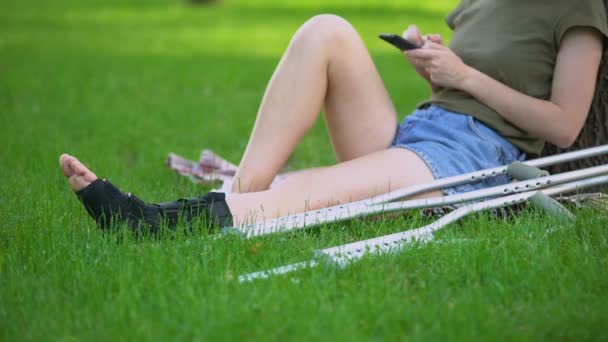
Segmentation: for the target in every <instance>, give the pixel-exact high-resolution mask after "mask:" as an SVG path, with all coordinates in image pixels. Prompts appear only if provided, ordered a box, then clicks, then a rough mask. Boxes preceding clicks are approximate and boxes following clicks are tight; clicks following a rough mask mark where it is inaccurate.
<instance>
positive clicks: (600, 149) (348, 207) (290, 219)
mask: <svg viewBox="0 0 608 342" xmlns="http://www.w3.org/2000/svg"><path fill="white" fill-rule="evenodd" d="M606 153H608V145H602V146H597V147H592V148H587V149H583V150H579V151H574V152H568V153H563V154H559V155H555V156H550V157H544V158H538V159H534V160H529V161H526V162H524V163H523V164H524V165H528V166H532V167H544V166H549V165H554V164H559V163H563V162H568V161H573V160H579V159H584V158H591V157H595V156H599V155H603V154H606ZM508 168H509V167H508V166H501V167H497V168H492V169H487V170H481V171H477V172H472V173H467V174H463V175H459V176H454V177H448V178H444V179H439V180H435V181H433V182H429V183H425V184H420V185H414V186H409V187H405V188H402V189H398V190H396V191H392V192H389V193H387V194H384V195H381V196H378V197H375V198H371V199H366V200H363V201H357V202H352V203H349V204H344V205H338V206H333V207H329V208H324V209H320V210H316V211H313V212H306V213H300V214H295V215H289V216H285V217H280V218H276V219H270V220H265V221H261V222H257V223H254V224H248V225H243V226H241V227H227V228H224V229H223V232H224V233H237V234H244V235H246V236H247V237H252V236H257V235H265V234H270V233H276V232H286V231H290V230H294V229H302V228H305V227H307V226H314V225H317V224H323V223H328V222H336V221H341V220H347V219H351V218H354V217H359V216H362V215H370V214H374V213H377V212H382V210H383V209H382V208H381V207H380V206H377V205H378V204H382V203H387V202H390V201H395V200H398V199H401V198H405V197H410V196H413V195H416V194H420V193H425V192H429V191H434V190H441V189H443V188H448V187H453V186H457V185H461V184H466V183H472V182H477V181H480V180H483V179H486V178H489V177H495V176H497V175H500V174H506V173H507V172H508ZM483 196H485V197H488V196H494V195H493V194H483ZM448 197H449V196H448ZM481 198H483V197H481ZM481 198H476V199H481ZM446 200H447V198H446V197H443V201H442V202H441V203H439V202H438V201H437V200H435V201H434V202H429V200H424V201H426V203H429V204H428V205H425V202H424V201H420V202H417V203H416V205H414V206H413V207H412V208H409V207H402V208H400V209H398V210H405V209H414V208H426V207H432V206H437V205H447V204H455V203H459V202H462V201H459V200H458V198H455V197H452V198H450V201H451V202H450V203H447V202H445V201H446ZM468 200H471V199H468ZM412 204H414V203H412ZM371 208H373V209H371Z"/></svg>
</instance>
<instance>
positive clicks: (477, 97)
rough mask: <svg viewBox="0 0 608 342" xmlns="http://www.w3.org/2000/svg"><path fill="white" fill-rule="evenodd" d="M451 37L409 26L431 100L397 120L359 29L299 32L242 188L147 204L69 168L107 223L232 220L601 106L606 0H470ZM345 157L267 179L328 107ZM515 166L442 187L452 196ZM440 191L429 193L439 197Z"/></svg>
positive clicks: (409, 179) (575, 126)
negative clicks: (598, 86)
mask: <svg viewBox="0 0 608 342" xmlns="http://www.w3.org/2000/svg"><path fill="white" fill-rule="evenodd" d="M447 23H448V25H449V26H450V28H452V29H453V31H454V34H453V38H452V41H451V44H450V47H447V46H444V45H443V44H442V40H441V37H440V36H438V35H432V34H430V35H426V36H422V35H421V34H420V32H419V31H418V29H417V28H416V27H415V26H410V27H409V28H408V29H407V31H405V33H404V37H405V38H406V39H408V40H410V41H411V42H413V43H415V44H417V45H419V46H421V48H419V49H416V50H411V51H408V52H405V55H406V57H407V60H408V61H409V62H410V63H411V65H412V66H413V67H414V68H415V69H416V71H417V72H418V73H419V74H420V76H422V77H423V78H424V79H426V80H427V81H428V83H429V85H430V87H431V90H432V97H431V98H430V99H429V100H428V101H426V102H424V103H422V104H421V105H420V106H419V107H418V109H417V110H416V111H414V113H413V114H412V115H410V116H408V117H407V118H406V119H405V120H404V121H403V123H402V124H401V125H398V123H397V113H396V110H395V108H394V106H393V104H392V102H391V100H390V98H389V96H388V94H387V91H386V89H385V88H384V85H383V83H382V80H381V79H380V77H379V76H378V72H377V71H376V68H375V67H374V64H373V62H372V60H371V58H370V55H369V53H368V51H367V50H366V48H365V46H364V45H363V42H362V41H361V39H360V37H359V36H358V34H357V32H356V31H355V30H354V29H353V27H352V26H351V25H349V24H348V22H346V21H345V20H343V19H341V18H339V17H336V16H333V15H321V16H317V17H314V18H312V19H311V20H309V21H308V22H306V23H305V24H304V25H303V26H302V27H301V28H300V29H299V30H298V31H297V32H296V34H295V35H294V37H293V39H292V41H291V43H290V44H289V47H288V48H287V51H286V52H285V54H284V56H283V58H282V60H281V62H280V63H279V65H278V67H277V69H276V71H275V73H274V75H273V76H272V79H271V80H270V83H269V85H268V88H267V90H266V93H265V95H264V98H263V100H262V104H261V106H260V109H259V112H258V115H257V119H256V123H255V126H254V128H253V132H252V134H251V138H250V140H249V144H248V145H247V148H246V150H245V152H244V155H243V158H242V160H241V163H240V165H239V168H238V171H237V173H236V175H235V176H234V180H233V193H231V194H229V195H227V196H226V195H225V194H223V193H209V194H206V195H204V196H202V197H199V198H195V199H188V200H178V201H175V202H169V203H161V204H148V203H145V202H143V201H141V200H140V199H138V198H137V197H135V196H131V195H130V194H128V195H127V194H124V193H122V192H120V191H119V190H118V189H117V188H116V187H114V186H113V185H112V184H110V183H109V182H107V181H102V180H100V179H98V178H97V176H96V175H95V174H94V173H93V172H92V171H90V170H89V169H87V168H86V167H85V166H84V165H83V164H82V163H80V162H79V161H78V159H76V158H75V157H73V156H70V155H67V154H64V155H62V156H61V157H60V160H59V162H60V164H61V168H62V169H63V172H64V174H65V176H66V177H67V178H68V179H69V182H70V186H71V187H72V189H73V190H74V191H75V192H76V194H77V196H78V198H79V199H80V200H81V201H82V203H83V204H84V206H85V207H86V208H87V210H88V212H89V213H90V214H91V215H92V216H93V218H94V219H95V220H96V221H98V222H99V223H100V224H101V226H102V227H106V226H108V225H109V224H111V223H127V224H129V225H130V226H131V227H133V228H136V227H138V226H139V225H140V224H141V223H144V224H145V225H149V226H150V227H151V228H152V230H156V229H157V228H158V227H159V225H160V224H161V223H162V222H165V223H166V224H168V226H170V227H173V226H175V225H176V224H177V217H178V213H179V214H180V217H182V219H183V220H184V221H185V222H186V223H190V222H191V221H192V220H194V219H195V218H196V217H198V216H202V217H206V218H208V219H210V220H207V224H218V225H220V226H226V225H231V224H241V223H244V222H245V221H259V220H262V219H269V218H273V217H278V216H284V215H287V214H292V213H298V212H303V211H306V210H314V209H319V208H323V207H327V206H331V205H336V204H338V203H347V202H350V201H354V200H361V199H365V198H370V197H372V196H375V195H378V194H382V193H386V192H388V191H389V190H390V189H396V188H402V187H406V186H409V185H413V184H418V183H423V182H429V181H432V180H433V179H438V178H444V177H449V176H453V175H457V174H462V173H467V172H473V171H477V170H481V169H486V168H492V167H496V166H500V165H504V164H509V163H511V162H513V161H514V160H521V159H524V158H525V157H526V154H538V153H539V152H540V151H541V150H542V148H543V145H544V143H545V141H547V142H549V143H551V144H554V145H557V146H560V147H567V146H569V145H571V144H572V143H573V142H574V140H575V139H576V137H577V135H578V134H579V132H580V130H581V128H582V126H583V124H584V122H585V119H586V116H587V113H588V110H589V107H590V105H591V101H592V97H593V93H594V88H595V81H596V76H597V72H598V67H599V64H600V60H601V56H602V51H603V40H604V38H605V37H606V36H608V26H607V23H606V14H605V8H604V4H603V3H602V1H601V0H580V1H572V0H552V1H549V0H540V1H521V0H516V1H513V0H509V1H507V0H494V1H489V0H463V1H462V2H461V4H460V5H459V6H458V7H457V8H456V9H455V10H454V11H453V12H451V13H450V14H449V15H448V17H447ZM321 109H323V110H324V111H325V113H326V122H327V127H328V131H329V134H330V136H331V141H332V145H333V148H334V151H335V154H336V158H337V160H338V161H339V162H338V163H337V164H335V165H333V166H330V167H324V168H319V169H314V170H310V171H309V172H305V173H301V174H297V175H294V176H293V177H290V178H288V179H287V180H285V181H284V182H282V183H281V184H280V185H279V186H277V187H273V188H271V189H269V185H270V183H271V181H272V180H273V179H274V177H275V176H276V175H277V173H278V172H279V170H280V169H281V167H282V166H283V165H284V164H285V162H286V161H287V159H288V157H289V156H290V154H291V153H292V152H293V150H294V149H295V147H296V145H297V144H298V142H299V141H300V140H301V139H302V137H303V136H304V135H305V134H306V132H308V130H309V129H310V128H311V127H312V125H313V123H314V122H315V120H316V119H317V117H318V115H319V112H320V110H321ZM507 182H509V179H508V177H507V176H500V177H497V178H493V179H488V180H484V181H481V182H479V183H477V184H474V185H463V186H459V187H454V188H449V189H444V190H443V194H455V193H460V192H466V191H470V190H475V189H480V188H484V187H490V186H496V185H499V184H505V183H507ZM441 195H442V193H441V192H431V193H427V194H424V195H423V196H426V197H431V196H441Z"/></svg>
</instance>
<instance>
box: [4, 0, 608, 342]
mask: <svg viewBox="0 0 608 342" xmlns="http://www.w3.org/2000/svg"><path fill="white" fill-rule="evenodd" d="M455 3H456V1H455V0H444V1H433V2H432V4H428V5H425V4H424V2H416V1H407V0H403V1H383V2H380V1H377V2H374V1H362V0H359V1H348V0H333V1H321V0H311V1H304V0H299V1H296V0H289V1H282V2H280V4H275V3H274V1H270V0H265V1H255V2H254V1H245V0H242V1H237V0H234V1H231V0H225V2H224V3H223V4H222V5H218V6H213V7H204V6H201V7H196V6H191V5H188V4H186V3H184V2H181V1H171V0H154V1H143V0H141V1H135V0H131V1H118V0H114V1H111V0H106V1H92V0H88V1H75V0H74V1H67V0H61V1H46V2H45V1H41V0H40V1H29V2H28V1H16V0H4V1H2V2H0V149H1V152H0V163H1V164H0V165H1V167H0V207H1V210H0V338H1V339H2V340H6V341H14V340H109V339H112V340H114V339H116V340H130V339H149V340H193V339H196V340H214V339H230V340H236V339H247V340H250V339H258V340H283V339H285V338H289V339H295V340H311V339H323V340H347V339H352V340H403V339H414V340H418V339H424V340H442V339H452V340H472V339H476V340H493V339H500V340H505V339H506V340H522V339H523V340H556V339H558V340H605V339H607V338H608V334H607V333H606V330H605V327H606V326H608V315H607V314H608V309H607V308H608V295H607V294H608V273H607V271H606V270H608V232H607V231H606V229H605V227H606V225H607V223H608V218H607V217H606V215H605V214H602V213H599V212H593V211H580V212H578V214H579V220H578V222H577V224H576V225H565V226H564V225H561V224H560V223H559V222H556V221H554V220H552V219H551V218H549V217H546V216H544V215H542V213H537V212H533V211H530V212H527V213H525V214H523V215H520V216H518V217H517V218H516V219H514V220H513V221H510V222H504V221H499V220H497V219H494V218H491V217H488V216H485V215H477V216H472V217H470V218H467V219H465V220H464V221H463V222H461V223H459V224H455V225H452V226H450V227H449V228H447V229H446V230H445V231H443V232H441V233H440V234H438V235H439V238H440V239H443V240H450V239H458V240H462V239H466V240H465V241H464V242H459V243H446V244H429V245H425V246H414V247H412V248H409V249H407V250H405V251H403V252H402V253H398V254H396V255H391V256H382V257H376V258H366V259H364V260H362V261H361V262H360V263H357V264H354V265H352V266H350V267H347V268H345V269H343V270H336V269H334V268H332V267H320V268H317V269H315V270H307V271H302V272H298V273H295V274H293V275H290V276H285V277H275V278H272V279H269V280H267V281H260V282H254V283H251V284H238V283H237V282H236V277H237V276H238V275H239V274H242V273H248V272H253V271H258V270H261V269H265V268H270V267H275V266H279V265H283V264H287V263H292V262H298V261H303V260H306V259H309V258H310V257H311V256H312V255H313V251H314V250H315V249H320V248H325V247H329V246H334V245H337V244H341V243H346V242H349V241H356V240H360V239H363V238H369V237H374V236H378V235H381V234H388V233H391V232H396V231H402V230H405V229H407V228H409V227H416V226H420V225H422V224H424V223H425V222H427V221H425V220H423V219H421V218H420V217H418V216H416V215H414V216H400V217H397V218H391V219H381V220H379V221H372V220H357V221H353V222H348V223H338V224H332V225H327V226H324V227H320V228H315V229H311V230H309V231H305V232H298V233H293V234H284V235H277V236H269V237H264V238H256V239H253V240H243V239H240V238H237V237H227V238H225V239H220V240H218V239H212V238H211V237H210V236H209V235H208V234H205V233H204V232H201V233H200V234H194V235H190V236H184V235H180V234H178V235H177V236H175V237H173V238H166V239H161V240H150V239H147V240H139V241H135V240H133V239H131V238H130V237H129V236H128V235H124V234H123V235H121V234H120V233H117V234H111V235H104V234H102V233H101V232H100V231H99V230H98V229H97V228H96V226H95V224H94V223H93V222H92V220H90V219H89V218H88V216H87V215H86V213H84V211H83V209H82V207H81V206H80V205H79V203H78V202H77V200H76V198H75V196H74V195H73V194H72V193H71V192H70V191H69V189H68V187H67V185H66V182H65V179H64V178H63V176H62V175H61V174H60V172H59V169H58V165H57V157H58V156H59V154H60V153H62V152H70V153H72V154H74V155H77V156H79V157H81V158H82V159H83V160H84V161H85V162H86V163H87V164H89V165H90V166H91V167H92V168H93V169H94V170H96V171H97V172H98V174H99V175H101V176H108V177H110V176H111V179H112V180H113V181H114V182H115V183H116V184H119V185H120V186H121V187H122V188H123V189H127V190H131V191H134V192H136V193H137V194H138V195H140V196H141V197H143V198H145V199H148V200H152V201H156V200H158V201H160V200H167V199H172V198H178V197H183V196H192V195H196V194H199V193H201V192H203V191H205V190H206V189H205V188H201V187H200V186H199V185H194V184H191V183H190V182H189V181H187V180H185V179H183V178H181V177H178V176H176V175H174V174H173V173H171V172H170V171H169V170H167V169H166V168H165V167H164V165H163V162H164V158H165V157H166V155H167V153H169V152H176V153H179V154H182V155H186V156H189V157H191V158H196V157H197V155H198V152H199V149H200V148H202V147H211V148H213V149H214V150H215V151H217V152H218V153H220V154H221V155H223V156H226V157H228V158H229V159H230V160H234V161H238V160H239V158H240V156H241V153H242V151H243V149H244V147H245V144H246V142H247V139H248V132H249V129H250V128H251V126H252V124H253V121H254V119H255V117H254V116H255V112H256V109H257V106H258V104H259V100H260V98H261V95H262V94H263V91H264V87H265V84H266V82H267V80H268V78H269V77H270V75H271V73H272V71H273V69H274V67H275V65H276V64H277V62H278V60H279V58H280V55H281V52H282V51H283V49H284V48H285V47H286V45H287V43H288V42H289V39H290V37H291V34H292V33H293V32H294V31H295V30H296V29H297V28H298V26H299V25H300V24H302V23H303V22H304V21H305V20H306V19H307V18H308V17H310V16H312V15H314V14H316V13H322V12H333V13H336V14H339V15H342V16H344V17H346V18H347V19H348V20H350V21H351V22H352V23H353V24H354V25H355V26H356V27H357V28H358V29H359V31H360V33H361V34H362V36H363V39H364V40H365V42H366V43H367V44H368V46H369V48H370V49H371V52H372V55H373V57H374V60H375V61H376V64H377V66H378V69H379V71H380V73H381V74H382V77H383V79H384V80H385V82H386V85H387V87H388V89H389V91H390V93H391V96H392V98H393V100H394V102H395V104H396V105H397V107H398V108H399V110H400V112H401V113H402V115H405V114H406V113H408V112H410V111H411V109H412V108H413V107H414V106H415V104H416V103H417V102H418V101H420V100H422V99H424V98H425V96H427V95H428V92H427V90H426V87H425V86H424V83H423V82H422V81H420V80H419V79H417V78H416V76H415V75H414V73H413V72H412V71H411V70H409V69H408V68H407V66H406V64H405V63H404V62H403V60H402V58H401V57H400V56H399V55H398V54H397V53H396V52H395V51H394V49H392V48H391V47H389V46H386V45H385V44H384V43H382V42H380V41H379V40H378V39H377V38H376V34H377V33H378V32H384V31H388V32H391V31H393V32H400V31H401V30H402V29H403V28H404V27H405V26H406V25H407V24H408V23H412V22H415V23H419V24H420V26H421V27H422V29H423V30H425V31H434V32H440V33H443V34H445V35H449V32H448V31H447V28H446V27H445V25H444V24H443V20H442V18H443V15H444V14H446V13H447V11H448V10H449V9H450V8H451V7H453V6H454V5H455ZM333 161H334V157H333V155H332V152H331V146H330V144H329V141H328V139H327V137H326V136H325V130H324V128H323V125H322V123H321V122H320V123H319V124H317V125H316V126H315V127H314V129H313V131H312V132H311V134H310V135H309V136H308V137H307V138H306V139H305V140H304V141H303V143H302V144H301V146H300V147H299V148H298V150H297V151H296V153H295V155H294V156H293V157H292V159H291V160H290V161H289V165H288V167H290V168H292V169H297V168H303V167H310V166H316V165H325V164H330V163H332V162H333Z"/></svg>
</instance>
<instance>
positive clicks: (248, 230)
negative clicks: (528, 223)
mask: <svg viewBox="0 0 608 342" xmlns="http://www.w3.org/2000/svg"><path fill="white" fill-rule="evenodd" d="M528 165H529V164H528ZM500 169H501V170H504V172H505V173H506V172H507V167H501V168H500ZM483 172H487V171H483ZM483 172H482V173H483ZM501 172H503V171H501ZM607 173H608V165H600V166H596V167H592V168H587V169H582V170H577V171H571V172H565V173H561V174H558V175H553V176H545V177H541V178H537V179H531V180H527V181H519V182H516V183H510V184H507V185H501V186H496V187H491V188H487V189H482V190H476V191H471V192H467V193H462V194H456V195H450V196H444V197H434V198H428V199H416V200H408V201H403V202H389V203H377V204H374V202H369V201H360V202H355V203H350V204H345V205H340V206H335V207H330V208H326V209H321V210H317V211H314V212H305V213H300V214H296V215H290V216H286V217H282V218H278V219H273V220H268V221H263V222H260V223H256V224H251V225H246V226H244V227H239V228H234V227H233V228H228V229H225V230H224V232H230V231H235V232H237V233H239V234H244V235H245V236H246V237H248V238H249V237H253V236H260V235H266V234H271V233H278V232H286V231H291V230H294V229H302V228H305V227H307V226H314V225H318V224H323V223H330V222H338V221H343V220H347V219H351V218H355V217H361V216H367V215H372V214H377V213H386V212H393V211H402V210H411V209H421V208H429V207H436V206H444V205H453V204H459V203H464V202H470V201H478V200H483V199H485V198H489V197H497V196H505V195H510V194H515V193H520V192H526V191H530V190H539V189H543V188H546V187H549V186H552V185H558V184H563V183H568V182H572V181H576V180H581V179H585V178H589V177H594V176H599V175H603V174H607ZM458 177H461V176H458ZM437 182H438V183H445V182H447V181H446V180H438V181H437ZM431 184H432V183H431ZM431 186H432V187H433V189H434V190H436V189H438V188H435V187H436V185H434V184H433V185H429V186H428V187H429V188H430V187H431ZM444 186H445V185H444ZM417 187H418V188H420V187H422V186H417ZM387 198H390V197H387Z"/></svg>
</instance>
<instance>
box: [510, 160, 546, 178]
mask: <svg viewBox="0 0 608 342" xmlns="http://www.w3.org/2000/svg"><path fill="white" fill-rule="evenodd" d="M507 174H508V175H509V177H511V178H515V179H518V180H520V181H523V180H528V179H536V178H540V177H545V176H549V172H548V171H545V170H541V169H539V168H537V167H534V166H530V165H526V164H524V163H522V162H519V161H516V162H513V163H511V165H509V167H507Z"/></svg>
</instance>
